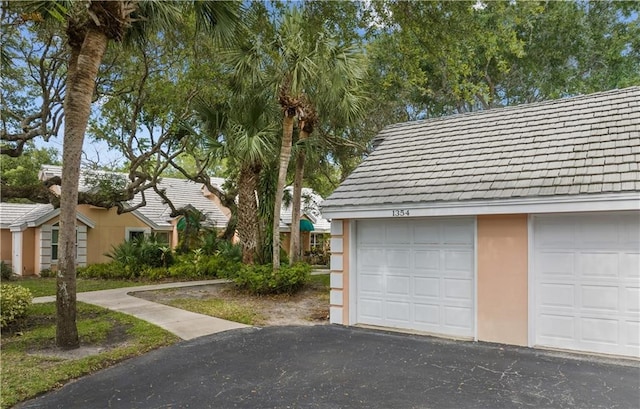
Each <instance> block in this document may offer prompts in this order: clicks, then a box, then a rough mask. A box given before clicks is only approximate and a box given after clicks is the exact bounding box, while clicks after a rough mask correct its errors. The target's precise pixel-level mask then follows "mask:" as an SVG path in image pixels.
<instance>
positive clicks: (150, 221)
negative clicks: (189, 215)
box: [0, 165, 230, 275]
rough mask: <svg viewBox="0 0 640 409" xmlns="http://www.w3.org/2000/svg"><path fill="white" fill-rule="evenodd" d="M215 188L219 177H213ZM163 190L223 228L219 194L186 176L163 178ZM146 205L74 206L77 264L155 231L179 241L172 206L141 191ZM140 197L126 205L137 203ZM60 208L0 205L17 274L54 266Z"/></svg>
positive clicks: (49, 171)
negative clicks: (121, 208)
mask: <svg viewBox="0 0 640 409" xmlns="http://www.w3.org/2000/svg"><path fill="white" fill-rule="evenodd" d="M61 172H62V168H61V167H60V166H49V165H46V166H43V167H42V170H41V172H40V179H41V180H46V179H48V178H50V177H52V176H60V174H61ZM87 174H88V172H83V174H82V176H81V179H80V190H86V189H88V188H89V187H88V185H87V183H86V179H87ZM212 182H213V184H214V186H221V184H222V179H219V178H213V179H212ZM159 187H160V188H161V189H166V194H167V196H168V197H169V199H170V200H171V201H172V203H173V204H174V205H175V206H176V207H177V208H183V207H185V206H192V207H193V208H195V209H198V210H200V211H202V212H203V213H204V214H205V215H206V216H207V218H208V221H209V225H210V226H213V227H215V228H218V229H224V228H225V227H226V225H227V221H228V219H229V215H230V210H229V209H227V208H226V207H224V206H222V205H221V203H220V200H219V199H218V197H217V196H216V195H214V194H212V193H211V192H209V191H208V190H207V188H206V187H204V186H203V185H202V184H197V183H194V182H191V181H189V180H184V179H175V178H163V179H162V181H161V182H160V183H159ZM145 196H146V202H147V204H146V206H143V207H141V208H139V209H136V210H133V211H131V212H129V213H123V214H120V215H118V214H117V211H116V209H115V208H112V209H104V208H99V207H95V206H90V205H79V206H78V226H77V229H78V236H77V240H78V248H77V263H78V265H80V266H83V265H86V264H93V263H102V262H106V261H109V258H108V257H106V256H105V253H108V252H109V251H111V250H112V248H113V246H116V245H118V244H120V243H122V242H123V241H125V240H131V239H133V238H135V237H138V236H140V235H148V234H151V233H154V234H155V235H157V236H158V237H159V238H160V239H161V240H165V241H166V242H167V244H168V245H170V246H171V247H175V246H176V245H177V244H178V240H179V225H178V224H179V221H180V219H181V217H177V218H176V217H171V216H170V213H171V209H170V208H169V206H168V205H167V204H165V203H163V202H162V200H161V198H160V197H159V196H157V195H156V194H155V193H154V192H153V191H152V190H149V191H147V192H145ZM139 200H140V195H137V196H136V198H135V199H134V200H133V201H132V202H131V203H130V204H131V205H135V204H137V203H139ZM59 214H60V210H59V209H54V208H53V206H51V205H40V204H37V205H32V204H10V203H1V204H0V232H1V236H0V240H1V242H0V247H1V249H2V250H1V258H2V260H3V261H5V262H8V263H10V264H11V265H12V267H13V269H14V272H15V273H16V274H20V275H33V274H38V273H39V272H40V271H42V270H45V269H55V268H56V266H57V241H58V234H57V231H58V216H59Z"/></svg>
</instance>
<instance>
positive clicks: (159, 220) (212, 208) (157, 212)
mask: <svg viewBox="0 0 640 409" xmlns="http://www.w3.org/2000/svg"><path fill="white" fill-rule="evenodd" d="M95 173H106V172H95ZM88 174H89V173H88V172H81V175H80V181H79V186H80V190H81V191H87V190H88V189H90V188H91V185H90V183H88V180H87V179H88V178H87V176H88ZM40 175H41V178H42V179H47V178H50V177H52V176H61V175H62V167H61V166H53V165H43V166H42V168H41V171H40ZM118 175H122V177H127V175H125V174H118ZM211 181H212V184H213V185H214V186H215V187H219V186H222V183H224V179H222V178H211ZM158 187H159V188H160V189H165V192H166V195H167V196H168V197H169V200H171V202H172V203H173V205H174V206H176V208H178V209H180V208H182V207H184V206H186V205H188V204H190V205H192V206H193V207H195V208H196V209H198V210H200V211H202V212H203V213H204V214H205V215H206V216H207V217H208V220H210V221H211V222H212V223H213V224H214V225H215V226H216V227H218V228H224V227H226V225H227V222H228V218H227V216H225V214H224V213H223V212H222V210H221V209H220V208H219V207H218V206H217V205H216V204H215V203H214V202H213V201H212V200H210V199H208V198H207V197H206V196H205V192H206V187H204V185H203V184H202V183H195V182H192V181H190V180H187V179H177V178H162V180H161V181H160V182H159V183H158ZM221 190H222V189H221ZM145 198H146V202H147V204H146V205H145V206H143V207H141V208H139V209H136V210H134V211H133V212H132V213H133V214H134V215H136V216H138V217H139V218H141V219H142V220H143V221H144V222H145V223H147V224H151V226H152V227H154V228H157V229H163V228H166V229H169V228H170V227H171V223H170V221H171V219H172V218H171V216H170V213H171V208H170V207H169V205H167V204H165V203H163V202H162V199H161V198H160V197H159V196H158V195H157V194H156V193H155V192H154V191H153V190H151V189H149V190H147V191H145ZM141 200H142V195H141V194H137V195H136V196H135V197H134V199H133V200H132V201H131V202H130V203H129V204H130V205H132V206H134V205H136V204H138V203H140V201H141Z"/></svg>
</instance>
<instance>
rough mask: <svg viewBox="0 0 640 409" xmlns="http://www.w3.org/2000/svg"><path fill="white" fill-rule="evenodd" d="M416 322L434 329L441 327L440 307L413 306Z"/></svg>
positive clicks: (430, 305) (429, 305)
mask: <svg viewBox="0 0 640 409" xmlns="http://www.w3.org/2000/svg"><path fill="white" fill-rule="evenodd" d="M413 315H414V321H415V322H416V323H418V324H419V325H430V326H433V327H434V328H436V327H438V326H440V305H438V304H419V303H414V304H413Z"/></svg>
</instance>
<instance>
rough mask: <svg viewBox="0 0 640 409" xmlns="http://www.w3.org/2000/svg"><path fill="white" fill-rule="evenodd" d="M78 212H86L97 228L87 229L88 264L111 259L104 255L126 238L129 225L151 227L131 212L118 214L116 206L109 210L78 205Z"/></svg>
mask: <svg viewBox="0 0 640 409" xmlns="http://www.w3.org/2000/svg"><path fill="white" fill-rule="evenodd" d="M78 212H79V213H82V214H84V215H85V216H87V217H88V218H89V219H91V220H92V221H93V222H94V223H95V228H93V229H92V228H89V229H87V264H95V263H106V262H108V261H110V259H109V258H108V257H106V256H105V255H104V253H107V252H109V251H111V249H112V246H115V245H118V244H120V243H122V242H123V241H124V240H125V231H126V228H127V227H134V228H149V226H147V225H146V224H145V223H144V222H142V221H141V220H140V219H138V218H137V217H136V216H134V215H133V214H131V213H124V214H120V215H119V214H118V213H117V210H116V208H111V209H109V210H106V209H101V208H96V207H93V206H89V205H81V206H78Z"/></svg>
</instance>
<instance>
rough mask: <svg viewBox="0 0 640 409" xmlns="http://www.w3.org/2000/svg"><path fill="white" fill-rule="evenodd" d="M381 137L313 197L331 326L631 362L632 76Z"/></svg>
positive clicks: (634, 251) (635, 297)
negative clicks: (325, 249)
mask: <svg viewBox="0 0 640 409" xmlns="http://www.w3.org/2000/svg"><path fill="white" fill-rule="evenodd" d="M379 139H381V140H382V142H381V144H380V145H379V146H378V148H377V149H375V150H374V151H373V152H372V153H371V155H369V157H368V158H367V159H366V160H365V161H364V162H363V163H362V164H361V165H360V166H359V167H358V168H357V169H356V170H355V171H354V172H353V173H352V174H351V175H350V176H349V177H348V178H347V179H346V180H345V181H344V182H343V183H342V184H341V185H340V187H338V189H336V191H335V192H334V193H333V194H332V195H331V196H330V197H329V198H328V199H327V200H326V201H325V202H324V203H323V205H322V211H323V214H324V216H325V217H327V218H330V219H331V220H332V223H331V234H332V237H331V250H332V255H331V297H330V303H331V322H332V323H338V324H344V325H354V324H366V325H373V326H380V327H391V328H399V329H403V330H409V331H415V330H417V331H424V332H427V333H433V334H439V335H444V336H448V337H453V338H462V339H469V340H481V341H488V342H498V343H505V344H515V345H523V346H529V347H547V348H560V349H569V350H578V351H587V352H595V353H605V354H614V355H624V356H631V357H636V358H637V357H640V169H639V163H640V87H632V88H627V89H622V90H614V91H609V92H602V93H597V94H592V95H586V96H579V97H575V98H567V99H562V100H557V101H549V102H542V103H535V104H531V105H522V106H517V107H508V108H502V109H494V110H487V111H482V112H475V113H469V114H461V115H455V116H451V117H447V118H440V119H432V120H425V121H416V122H409V123H402V124H396V125H391V126H388V127H387V128H385V129H384V130H383V131H382V132H381V133H380V135H379Z"/></svg>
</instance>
